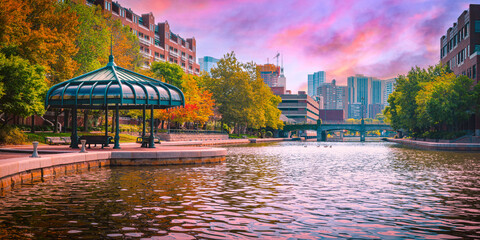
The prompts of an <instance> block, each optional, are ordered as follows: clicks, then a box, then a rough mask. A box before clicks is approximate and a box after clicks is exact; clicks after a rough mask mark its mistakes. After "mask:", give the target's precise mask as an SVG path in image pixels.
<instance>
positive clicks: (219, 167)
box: [0, 142, 480, 239]
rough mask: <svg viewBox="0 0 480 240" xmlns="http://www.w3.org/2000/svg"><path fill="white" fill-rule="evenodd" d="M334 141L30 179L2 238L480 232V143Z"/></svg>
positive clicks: (5, 220) (3, 224)
mask: <svg viewBox="0 0 480 240" xmlns="http://www.w3.org/2000/svg"><path fill="white" fill-rule="evenodd" d="M322 144H323V145H322ZM322 144H319V143H315V142H310V143H279V144H270V145H254V146H239V147H230V148H229V157H228V158H227V162H226V163H224V164H213V165H201V166H180V167H121V168H111V169H107V170H100V171H96V172H89V173H85V174H81V175H76V176H73V175H72V176H66V177H63V178H61V179H57V180H54V181H50V182H47V183H41V184H37V185H33V186H27V187H24V188H21V189H17V190H14V191H13V192H12V193H9V194H8V195H7V196H6V197H5V198H2V199H0V238H2V239H3V238H7V236H8V238H11V239H19V238H26V239H30V238H40V239H44V238H55V239H56V238H87V239H98V238H118V239H123V238H146V239H148V238H153V239H175V238H179V239H244V238H261V239H287V238H290V239H297V238H302V239H312V238H329V237H341V238H362V239H366V238H368V239H372V238H378V239H398V238H417V239H428V238H455V237H460V238H479V237H480V195H479V193H480V186H479V183H480V156H479V155H480V154H478V153H454V152H431V151H421V150H412V149H407V148H401V147H397V146H395V145H392V144H388V143H365V144H360V143H328V145H329V146H330V145H331V146H332V147H331V148H330V147H324V145H325V144H326V143H322Z"/></svg>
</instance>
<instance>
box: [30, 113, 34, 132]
mask: <svg viewBox="0 0 480 240" xmlns="http://www.w3.org/2000/svg"><path fill="white" fill-rule="evenodd" d="M30 132H31V133H35V115H32V129H30Z"/></svg>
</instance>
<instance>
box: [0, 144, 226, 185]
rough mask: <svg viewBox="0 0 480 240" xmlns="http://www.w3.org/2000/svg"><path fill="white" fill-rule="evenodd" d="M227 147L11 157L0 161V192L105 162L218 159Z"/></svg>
mask: <svg viewBox="0 0 480 240" xmlns="http://www.w3.org/2000/svg"><path fill="white" fill-rule="evenodd" d="M226 155H227V150H226V149H222V148H203V149H195V150H172V151H168V150H166V151H159V152H155V151H146V152H145V151H144V152H141V151H135V152H130V151H128V152H127V151H119V152H92V153H64V154H55V155H49V156H44V157H41V158H29V157H27V158H11V159H6V160H2V161H1V162H0V195H2V194H4V193H5V192H7V191H9V190H11V189H12V188H14V187H17V186H21V185H24V184H32V183H35V182H42V181H45V180H47V179H52V178H57V177H60V176H64V175H66V174H75V173H80V172H85V171H91V170H94V169H98V168H102V167H107V166H144V165H148V166H153V165H155V166H159V165H185V164H204V163H218V162H223V161H225V156H226Z"/></svg>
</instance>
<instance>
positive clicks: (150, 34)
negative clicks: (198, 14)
mask: <svg viewBox="0 0 480 240" xmlns="http://www.w3.org/2000/svg"><path fill="white" fill-rule="evenodd" d="M85 3H86V4H87V5H90V6H91V5H99V6H101V7H102V9H103V11H104V12H106V13H108V14H111V16H112V17H114V18H115V19H119V20H120V21H121V23H122V25H123V26H127V27H129V28H130V31H132V33H133V34H135V35H136V36H137V37H138V39H139V41H140V52H141V54H142V56H143V58H144V59H143V60H144V64H143V67H144V68H149V67H150V64H151V63H152V62H154V61H161V62H165V61H169V62H171V63H174V64H177V65H179V66H180V67H182V69H183V71H184V72H185V73H190V74H199V73H200V66H199V65H198V64H197V63H196V62H195V60H196V48H197V43H196V40H195V38H194V37H192V38H186V39H185V38H183V37H181V36H180V35H178V34H175V33H173V32H172V30H171V29H170V25H169V24H168V22H167V21H165V22H161V23H155V17H154V16H153V14H152V13H146V14H142V15H138V14H136V13H134V12H133V11H132V10H131V9H130V8H125V7H122V6H121V5H120V4H119V3H118V2H113V1H112V0H85Z"/></svg>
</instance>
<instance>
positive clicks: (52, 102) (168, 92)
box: [45, 56, 185, 109]
mask: <svg viewBox="0 0 480 240" xmlns="http://www.w3.org/2000/svg"><path fill="white" fill-rule="evenodd" d="M116 104H119V107H120V108H122V109H140V108H143V106H144V105H148V106H153V107H154V108H169V107H175V106H182V105H184V104H185V97H184V95H183V93H182V91H181V90H180V89H178V88H177V87H175V86H173V85H170V84H167V83H164V82H161V81H159V80H156V79H153V78H150V77H147V76H144V75H141V74H139V73H136V72H133V71H130V70H128V69H125V68H121V67H118V66H116V65H115V63H114V62H113V56H110V61H109V63H108V64H107V66H105V67H103V68H100V69H97V70H95V71H92V72H89V73H86V74H84V75H81V76H78V77H75V78H72V79H70V80H68V81H65V82H62V83H59V84H57V85H55V86H53V87H51V88H50V89H49V90H48V93H47V97H46V99H45V107H48V106H50V107H53V108H75V107H76V108H78V109H97V108H104V107H105V106H106V105H108V106H112V105H116Z"/></svg>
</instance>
